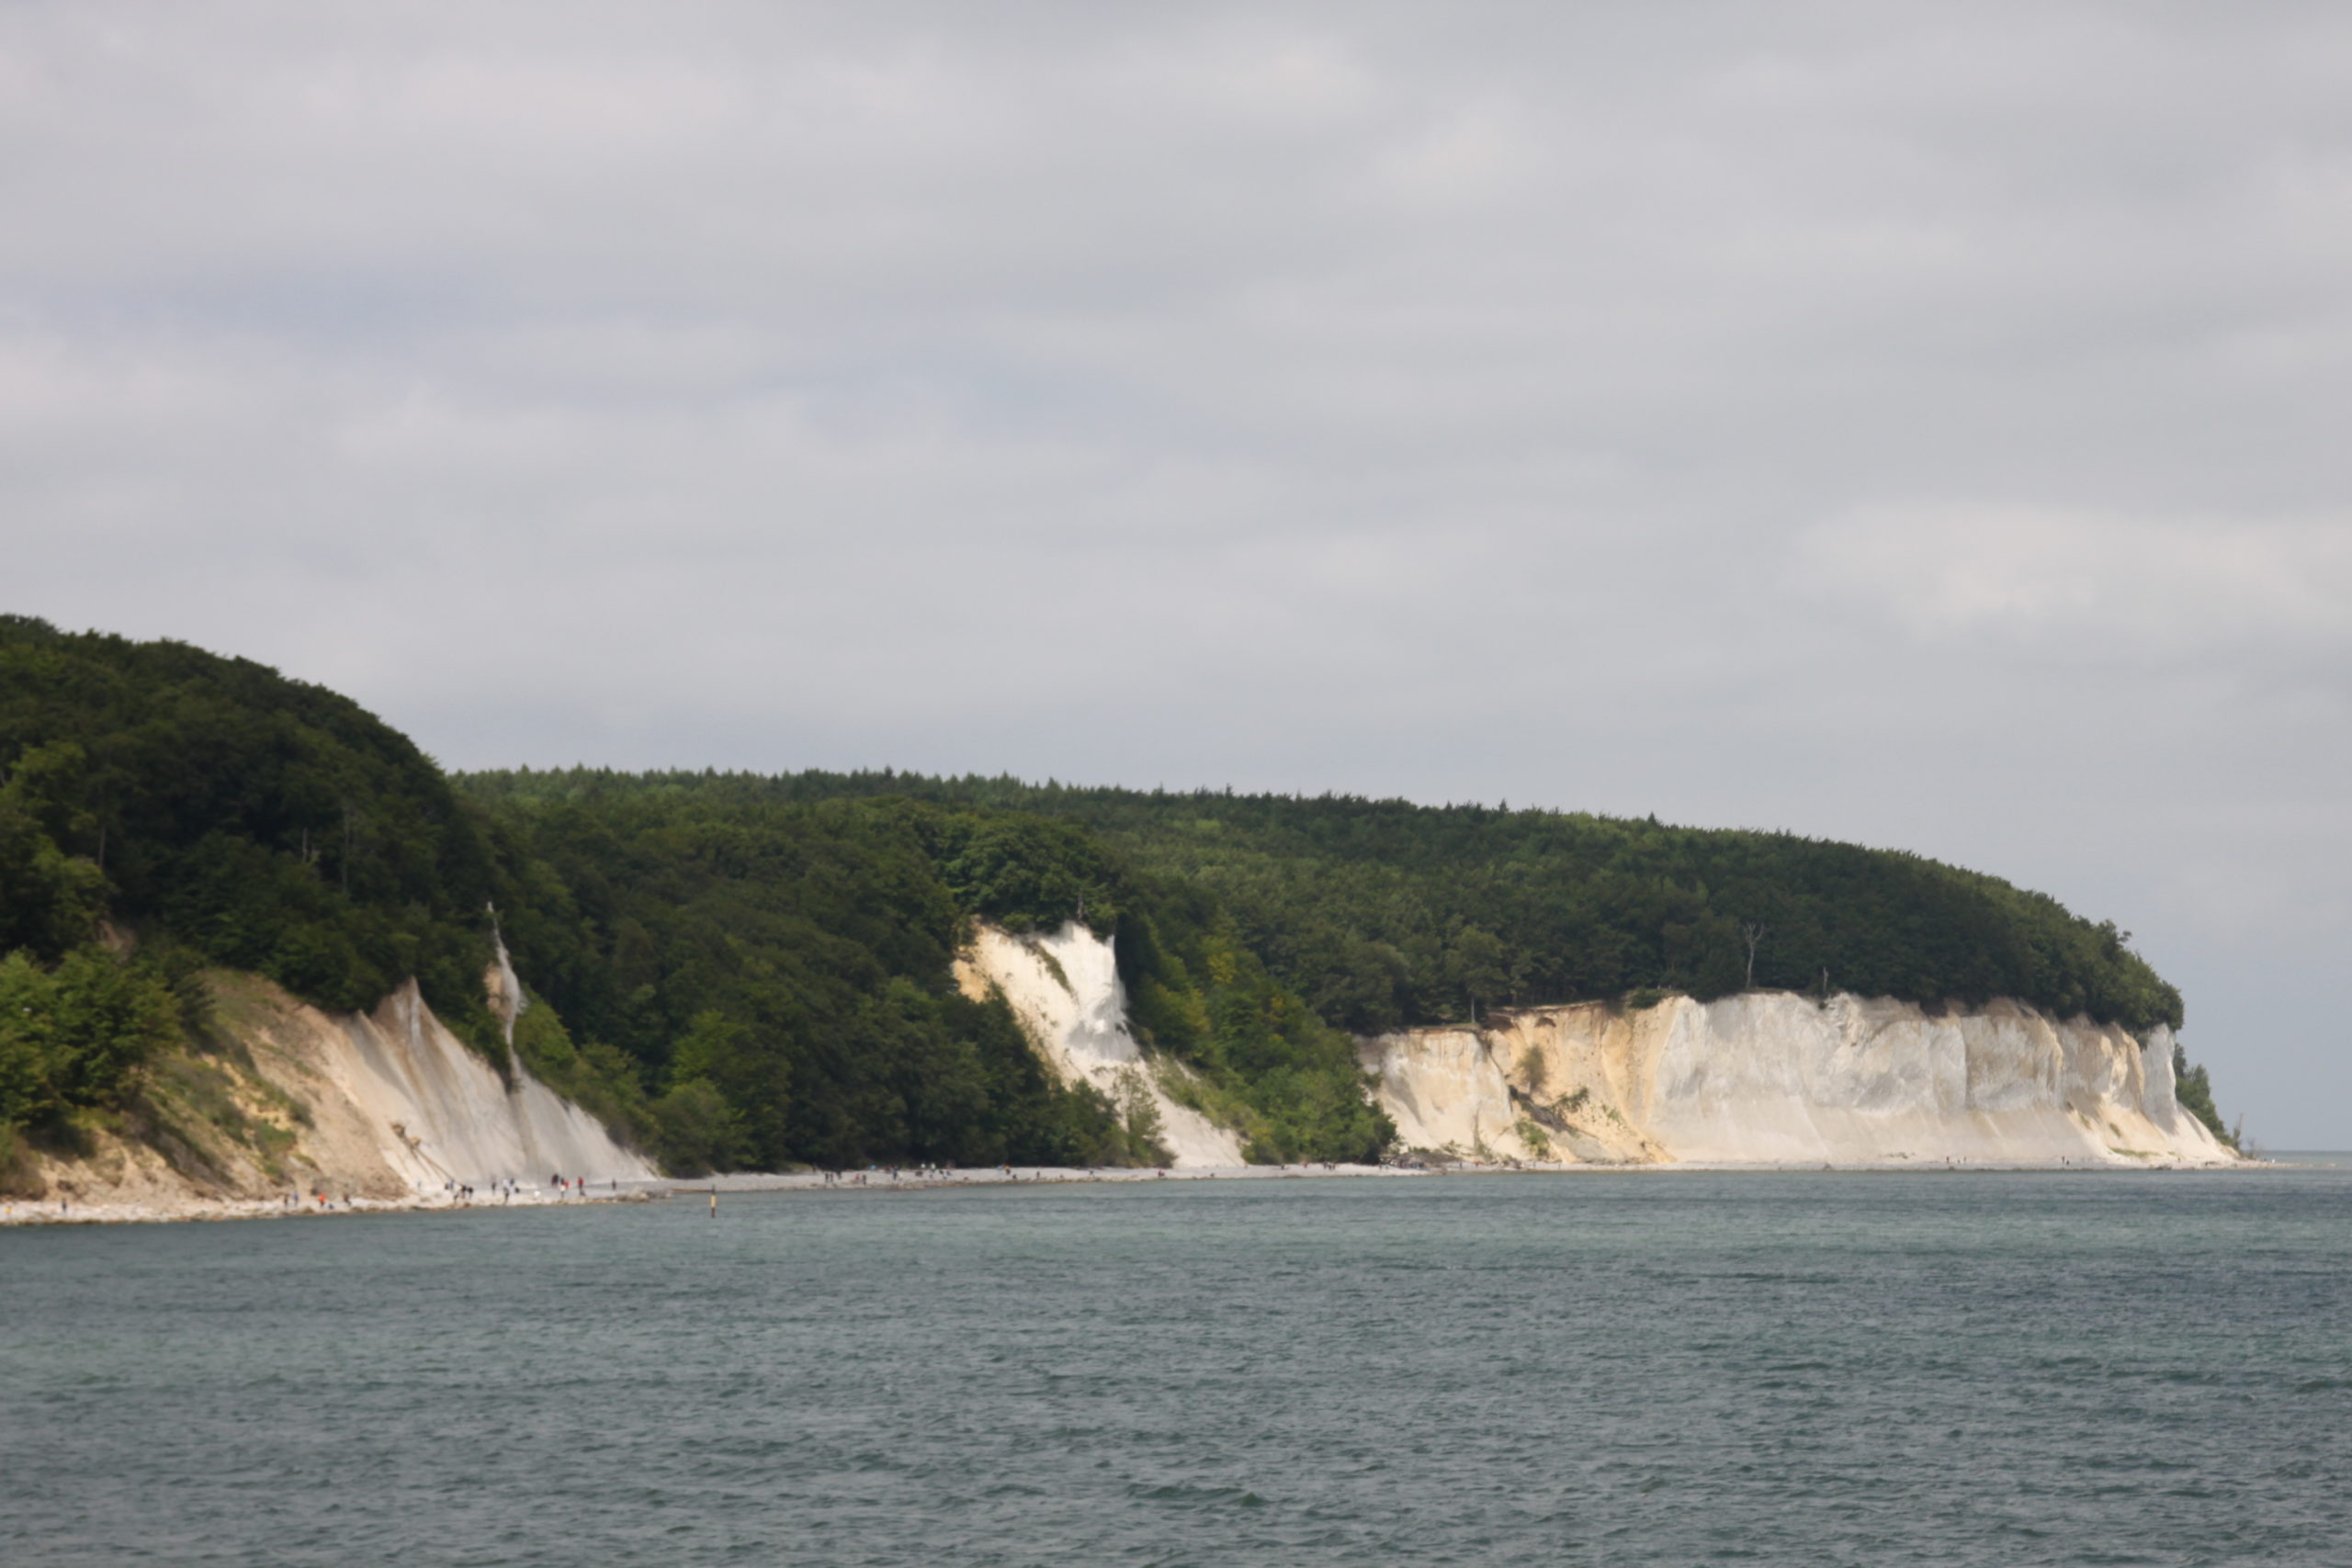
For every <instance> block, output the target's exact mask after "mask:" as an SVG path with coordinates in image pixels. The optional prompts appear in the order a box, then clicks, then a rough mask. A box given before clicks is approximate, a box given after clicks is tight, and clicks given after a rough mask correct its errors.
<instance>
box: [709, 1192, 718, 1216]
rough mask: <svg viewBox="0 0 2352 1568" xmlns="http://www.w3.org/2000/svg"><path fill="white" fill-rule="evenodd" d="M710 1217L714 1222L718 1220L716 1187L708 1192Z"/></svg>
mask: <svg viewBox="0 0 2352 1568" xmlns="http://www.w3.org/2000/svg"><path fill="white" fill-rule="evenodd" d="M710 1217H711V1218H712V1219H714V1220H715V1219H717V1218H718V1188H716V1187H714V1188H712V1189H711V1190H710Z"/></svg>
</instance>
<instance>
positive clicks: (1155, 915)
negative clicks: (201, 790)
mask: <svg viewBox="0 0 2352 1568" xmlns="http://www.w3.org/2000/svg"><path fill="white" fill-rule="evenodd" d="M495 809H496V811H497V813H498V816H499V818H500V820H501V822H502V824H503V826H504V827H505V829H507V830H508V831H509V832H510V833H511V834H512V835H513V838H514V840H515V842H516V843H517V844H519V845H522V846H525V847H526V849H527V852H528V860H529V863H530V864H531V866H532V867H533V871H532V876H533V878H534V879H535V880H534V881H533V883H532V885H531V886H528V887H526V888H524V889H522V890H520V891H518V894H517V903H516V913H515V915H514V916H513V917H512V919H510V920H509V922H508V929H507V934H508V937H509V941H510V943H511V945H512V947H513V949H514V952H515V957H516V960H517V962H518V963H519V964H521V965H522V966H523V969H524V972H525V973H526V975H528V976H531V977H532V979H533V982H534V984H536V985H537V987H539V988H540V989H541V990H542V991H543V992H544V993H545V994H546V996H547V997H548V998H549V999H550V1000H552V1001H553V1002H554V1004H555V1006H556V1009H557V1010H558V1011H559V1012H560V1014H561V1016H562V1017H563V1018H564V1020H565V1021H567V1022H569V1023H570V1025H571V1029H572V1030H573V1031H574V1032H577V1033H580V1034H582V1036H584V1037H587V1038H593V1039H594V1040H597V1041H601V1042H605V1043H609V1044H611V1045H612V1046H615V1047H617V1048H618V1051H619V1052H620V1054H621V1055H624V1056H626V1057H627V1058H628V1060H629V1061H631V1062H633V1063H634V1064H636V1065H637V1066H638V1068H639V1071H640V1073H641V1075H642V1077H643V1079H644V1081H647V1082H649V1083H653V1084H666V1085H670V1086H672V1088H671V1089H670V1090H669V1091H668V1097H667V1098H665V1099H664V1100H662V1101H659V1102H657V1103H656V1105H655V1106H654V1107H653V1108H652V1113H653V1115H654V1118H655V1120H656V1121H663V1120H664V1118H666V1122H665V1124H667V1123H668V1122H678V1121H679V1120H680V1118H681V1117H682V1116H683V1115H684V1107H683V1106H682V1105H680V1104H678V1103H676V1102H675V1097H676V1096H677V1095H678V1094H679V1093H680V1092H681V1090H680V1089H678V1088H677V1087H676V1086H680V1085H689V1084H695V1083H707V1084H709V1085H711V1086H713V1087H714V1088H715V1089H717V1090H718V1093H719V1096H720V1097H721V1098H722V1099H723V1100H724V1101H725V1103H726V1106H727V1108H728V1112H729V1116H730V1117H731V1118H733V1120H732V1121H731V1122H729V1129H728V1133H727V1135H726V1138H724V1139H722V1141H721V1143H720V1144H719V1145H717V1148H718V1154H717V1156H716V1157H717V1158H718V1160H719V1161H720V1162H721V1163H725V1162H729V1161H741V1162H743V1163H749V1164H753V1165H758V1164H774V1163H776V1162H778V1161H781V1160H786V1159H806V1160H817V1161H822V1162H826V1163H831V1164H850V1163H856V1162H858V1161H860V1160H864V1159H869V1158H888V1157H895V1156H917V1157H929V1158H944V1159H953V1160H956V1161H959V1162H961V1163H966V1164H971V1163H989V1162H993V1161H996V1160H1001V1159H1011V1160H1015V1161H1021V1162H1032V1161H1053V1162H1058V1163H1078V1162H1081V1161H1084V1162H1113V1161H1121V1160H1128V1159H1136V1158H1148V1157H1152V1150H1151V1148H1150V1147H1149V1145H1148V1129H1147V1128H1145V1127H1144V1126H1142V1125H1141V1124H1140V1123H1137V1124H1135V1125H1132V1126H1131V1125H1127V1124H1125V1122H1122V1121H1118V1120H1114V1118H1113V1117H1112V1115H1111V1109H1110V1108H1109V1107H1107V1106H1106V1105H1104V1104H1103V1102H1102V1101H1101V1100H1100V1099H1099V1098H1098V1097H1096V1096H1094V1095H1092V1094H1091V1093H1083V1092H1081V1093H1078V1094H1066V1093H1064V1092H1062V1091H1060V1090H1058V1089H1051V1088H1050V1086H1049V1084H1048V1082H1047V1080H1046V1078H1045V1077H1044V1075H1043V1074H1042V1073H1041V1071H1040V1070H1039V1068H1038V1066H1037V1065H1036V1062H1035V1058H1034V1056H1033V1055H1031V1054H1030V1053H1029V1051H1028V1050H1027V1049H1026V1047H1025V1046H1024V1045H1023V1043H1022V1042H1021V1037H1020V1035H1019V1033H1018V1031H1017V1028H1016V1026H1015V1025H1013V1023H1012V1019H1011V1016H1010V1014H1009V1013H1007V1012H1006V1011H1005V1010H1004V1009H1003V1008H1002V1006H1001V1004H993V1005H991V1006H989V1007H980V1006H978V1005H976V1004H973V1003H971V1002H968V1001H967V1000H965V999H964V998H961V997H960V996H958V995H956V993H955V991H954V990H953V988H952V987H951V986H950V985H949V965H950V960H951V958H952V955H953V953H955V951H956V947H957V946H958V945H959V943H960V941H961V939H962V932H963V928H964V923H965V922H966V920H967V919H970V918H972V917H976V916H977V917H981V918H985V919H991V920H995V921H997V922H999V923H1001V924H1002V925H1005V926H1007V927H1009V928H1012V929H1013V930H1023V929H1027V928H1030V927H1033V926H1040V925H1042V926H1046V927H1057V926H1059V925H1060V924H1061V923H1062V922H1063V921H1064V920H1066V919H1070V918H1071V917H1072V916H1074V915H1076V914H1077V913H1079V912H1080V910H1083V911H1084V916H1085V919H1086V921H1087V923H1088V924H1090V925H1091V926H1093V927H1094V928H1095V929H1097V930H1098V931H1103V932H1105V933H1111V932H1116V933H1117V934H1118V936H1119V939H1120V943H1119V945H1120V950H1121V953H1122V956H1123V959H1125V967H1126V968H1127V970H1128V982H1129V985H1130V987H1132V988H1133V989H1134V990H1135V993H1136V1009H1137V1013H1138V1016H1139V1018H1140V1019H1141V1020H1142V1021H1144V1022H1145V1023H1146V1024H1147V1026H1148V1027H1149V1028H1150V1029H1151V1030H1152V1033H1153V1036H1154V1038H1155V1039H1156V1040H1157V1042H1158V1043H1159V1044H1160V1045H1161V1046H1162V1047H1163V1048H1164V1049H1166V1050H1168V1051H1169V1052H1170V1053H1172V1054H1173V1055H1177V1056H1178V1057H1180V1058H1182V1060H1184V1061H1186V1062H1187V1063H1189V1064H1190V1065H1192V1066H1193V1067H1194V1068H1195V1069H1196V1070H1197V1078H1198V1081H1199V1083H1200V1090H1199V1092H1200V1096H1201V1098H1202V1099H1203V1100H1204V1102H1205V1103H1207V1105H1208V1108H1209V1109H1211V1110H1213V1111H1216V1112H1217V1113H1218V1114H1219V1115H1220V1116H1221V1117H1222V1119H1224V1120H1225V1121H1227V1122H1228V1123H1231V1124H1234V1125H1238V1126H1239V1127H1241V1128H1242V1129H1244V1131H1245V1132H1246V1133H1247V1134H1249V1136H1250V1140H1251V1143H1252V1145H1253V1147H1254V1148H1255V1149H1256V1150H1257V1152H1258V1153H1259V1154H1260V1155H1261V1156H1263V1157H1266V1158H1279V1159H1297V1158H1302V1157H1323V1158H1362V1157H1367V1156H1371V1155H1373V1154H1374V1153H1376V1152H1377V1151H1378V1149H1379V1148H1380V1146H1381V1145H1382V1144H1383V1143H1384V1142H1385V1137H1386V1131H1385V1124H1384V1123H1383V1122H1382V1121H1381V1119H1380V1117H1379V1116H1378V1115H1377V1113H1375V1112H1374V1111H1372V1110H1371V1108H1370V1107H1369V1106H1368V1105H1367V1104H1366V1103H1365V1102H1364V1099H1363V1094H1362V1092H1361V1089H1360V1086H1359V1080H1358V1072H1357V1068H1356V1065H1355V1059H1354V1054H1353V1050H1352V1047H1351V1043H1350V1042H1349V1040H1348V1039H1347V1037H1346V1036H1345V1035H1344V1034H1342V1033H1341V1032H1339V1031H1336V1030H1334V1029H1332V1028H1330V1027H1329V1025H1327V1024H1325V1023H1324V1022H1323V1021H1321V1020H1319V1019H1317V1017H1316V1016H1315V1015H1314V1013H1313V1012H1312V1010H1310V1009H1308V1008H1307V1007H1306V1006H1305V1005H1304V1004H1303V1003H1302V1002H1301V1001H1300V1000H1299V999H1298V998H1296V997H1295V996H1293V995H1291V994H1289V993H1287V992H1285V991H1283V988H1282V987H1279V986H1277V985H1276V984H1274V983H1273V982H1272V979H1271V978H1270V977H1269V976H1268V975H1267V973H1266V971H1265V969H1264V966H1263V965H1262V964H1260V963H1259V962H1258V961H1257V960H1256V958H1255V957H1254V955H1252V954H1251V953H1249V952H1248V951H1247V949H1246V948H1245V947H1244V946H1243V945H1242V944H1241V943H1240V942H1239V941H1238V939H1237V938H1236V936H1235V934H1234V932H1233V931H1232V928H1231V925H1230V922H1229V921H1227V920H1225V919H1223V918H1222V917H1221V915H1220V913H1219V912H1218V911H1217V910H1216V908H1215V907H1214V906H1213V905H1212V904H1210V903H1208V902H1207V901H1205V900H1203V899H1201V898H1199V897H1197V896H1194V895H1193V894H1191V893H1189V892H1188V891H1187V890H1185V889H1182V888H1166V887H1155V886H1150V885H1148V884H1146V883H1142V882H1138V881H1136V879H1134V878H1132V877H1130V876H1129V875H1128V874H1126V873H1125V870H1124V869H1123V868H1122V867H1121V866H1120V864H1119V863H1117V862H1116V861H1115V860H1114V858H1113V857H1112V856H1110V855H1109V854H1108V853H1106V852H1105V851H1104V849H1103V846H1102V844H1101V843H1100V842H1099V841H1098V840H1096V839H1095V838H1094V837H1092V836H1091V835H1090V834H1087V833H1084V832H1082V831H1080V830H1079V829H1076V828H1073V827H1071V826H1070V825H1069V824H1067V823H1061V822H1056V821H1052V820H1049V819H1046V818H1038V817H1035V816H1021V815H1014V814H1012V813H1009V812H1002V811H995V810H988V809H974V808H970V807H944V806H940V805H936V804H931V803H921V802H914V801H909V800H906V799H903V798H876V799H844V800H833V801H818V802H808V803H800V802H792V801H733V800H708V799H704V798H701V797H700V796H699V795H695V794H694V793H692V792H640V791H630V790H620V791H614V792H609V793H607V792H604V791H599V790H595V789H587V790H582V791H578V792H569V793H566V794H563V795H554V794H539V793H535V792H508V793H506V794H503V795H500V796H498V797H496V801H495Z"/></svg>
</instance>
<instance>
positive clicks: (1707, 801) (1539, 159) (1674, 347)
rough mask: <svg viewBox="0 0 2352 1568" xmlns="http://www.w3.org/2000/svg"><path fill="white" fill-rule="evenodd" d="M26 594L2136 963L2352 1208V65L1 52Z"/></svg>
mask: <svg viewBox="0 0 2352 1568" xmlns="http://www.w3.org/2000/svg"><path fill="white" fill-rule="evenodd" d="M0 213H5V214H6V218H5V220H0V547H5V548H4V549H0V608H6V609H8V610H12V611H16V612H18V613H29V614H36V615H45V616H48V617H49V618H51V619H52V620H55V621H57V622H59V623H61V624H62V625H65V626H72V627H82V626H97V627H102V628H107V629H110V630H117V631H121V632H126V633H130V634H134V635H138V636H142V637H154V636H170V637H183V638H186V639H188V640H190V641H194V642H197V643H199V644H202V645H204V646H206V647H208V648H212V649H219V650H220V651H223V652H232V653H239V654H243V655H247V656H249V657H252V658H255V659H259V660H265V661H266V662H268V663H271V664H275V665H277V666H278V667H279V668H281V669H283V670H285V671H288V672H289V673H292V674H295V675H298V676H301V677H303V678H306V679H310V680H314V681H319V682H324V683H327V684H329V685H333V686H335V687H338V688H341V689H343V690H345V691H347V692H350V693H351V694H354V695H356V696H357V697H359V698H360V699H361V700H363V701H364V702H366V703H367V704H368V705H370V706H371V707H373V708H374V709H376V710H377V711H378V712H379V713H380V714H382V715H383V716H385V717H386V718H388V719H390V721H391V722H392V723H394V724H395V725H398V726H400V727H401V728H404V729H406V730H407V731H408V732H409V733H411V734H412V735H413V736H415V737H416V738H417V739H418V740H419V741H420V742H421V743H422V744H424V746H425V748H426V749H427V750H430V751H432V752H433V753H434V754H435V755H436V756H437V757H439V758H440V759H441V760H442V761H444V762H445V763H447V764H449V765H451V766H455V767H484V766H496V765H502V764H509V763H522V762H528V763H533V764H565V763H570V762H574V761H586V762H592V763H609V764H613V765H616V766H625V767H645V766H669V765H679V766H702V765H706V764H711V765H718V766H722V767H738V768H757V769H767V770H775V769H788V768H799V767H808V766H825V767H842V768H845V767H854V766H882V765H894V766H899V767H906V768H916V769H922V770H926V771H955V772H962V771H966V770H978V771H983V772H989V773H995V772H1010V773H1019V774H1023V775H1027V776H1031V777H1044V776H1046V775H1054V776H1058V777H1061V778H1065V779H1075V780H1081V781H1086V782H1098V783H1116V784H1139V785H1144V786H1150V785H1154V784H1167V785H1169V786H1170V787H1176V786H1190V785H1195V784H1210V785H1223V784H1233V785H1234V786H1236V787H1238V788H1249V789H1281V790H1293V791H1306V792H1311V793H1315V792H1322V791H1326V790H1334V791H1341V792H1347V793H1356V794H1372V795H1408V796H1411V797H1414V798H1417V799H1421V800H1427V801H1447V800H1463V799H1476V800H1482V801H1488V802H1493V801H1497V800H1502V799H1508V800H1509V801H1510V802H1511V803H1512V804H1513V805H1541V806H1552V807H1582V808H1589V809H1597V810H1604V811H1613V812H1623V813H1633V814H1645V813H1649V812H1653V811H1655V812H1656V813H1657V814H1658V815H1659V816H1660V817H1662V818H1668V819H1670V820H1681V821H1686V822H1693V823H1702V824H1711V825H1736V826H1754V827H1771V828H1788V829H1797V830H1800V831H1803V832H1806V833H1812V834H1818V835H1826V836H1833V837H1837V838H1841V839H1853V840H1861V841H1864V842H1869V843H1874V844H1885V845H1895V846H1900V847H1904V848H1909V849H1915V850H1918V851H1921V852H1926V853H1929V854H1933V855H1936V856H1939V857H1941V858H1944V859H1949V860H1953V861H1957V862H1960V863H1965V864H1968V865H1971V866H1974V867H1977V868H1979V869H1982V870H1985V871H1990V872H1993V873H1996V874H2000V875H2003V876H2007V877H2008V878H2010V879H2012V880H2014V881H2017V882H2019V883H2022V884H2024V885H2027V886H2034V887H2039V888H2042V889H2045V890H2047V891H2050V892H2052V893H2054V894H2056V895H2057V896H2058V897H2061V898H2064V900H2066V901H2067V902H2068V903H2069V904H2070V905H2071V906H2072V907H2074V908H2075V909H2076V910H2077V911H2078V912H2081V913H2085V914H2087V915H2089V916H2091V917H2092V918H2094V919H2104V918H2112V919H2116V920H2117V921H2119V922H2120V924H2122V925H2123V926H2125V927H2126V928H2128V929H2130V930H2131V931H2135V932H2136V933H2138V935H2137V945H2138V946H2139V947H2140V948H2141V950H2142V951H2143V952H2144V953H2147V954H2148V956H2149V957H2150V958H2151V959H2152V960H2153V961H2154V963H2155V964H2157V966H2158V967H2159V968H2160V969H2161V970H2163V971H2164V972H2165V975H2166V976H2169V977H2170V978H2172V979H2174V980H2175V981H2176V982H2177V983H2178V984H2180V985H2181V986H2182V987H2183V988H2184V990H2185V991H2186V992H2187V994H2188V1010H2189V1026H2188V1033H2187V1039H2188V1044H2189V1048H2190V1050H2191V1053H2192V1054H2193V1055H2196V1056H2197V1057H2199V1059H2201V1060H2205V1061H2208V1062H2210V1063H2211V1066H2212V1068H2213V1071H2214V1074H2215V1077H2216V1080H2217V1086H2218V1089H2219V1093H2220V1098H2221V1100H2222V1105H2223V1109H2224V1111H2227V1112H2231V1113H2235V1112H2239V1111H2243V1112H2244V1113H2245V1121H2246V1127H2247V1130H2248V1132H2249V1133H2250V1134H2254V1135H2256V1137H2258V1138H2260V1139H2262V1140H2263V1141H2265V1142H2267V1143H2268V1144H2270V1145H2273V1146H2280V1147H2292V1146H2298V1145H2301V1146H2311V1145H2325V1146H2332V1147H2338V1148H2341V1147H2346V1146H2352V1027H2347V1024H2346V999H2347V998H2346V996H2345V988H2346V987H2345V985H2344V971H2345V969H2346V954H2347V953H2352V884H2347V874H2352V857H2347V851H2352V791H2348V790H2347V784H2346V769H2347V766H2352V726H2348V725H2347V713H2346V698H2347V687H2348V686H2352V682H2347V674H2348V673H2352V669H2348V667H2347V658H2348V657H2352V9H2347V8H2346V7H2344V6H2321V5H2312V6H2293V5H2279V6H2260V5H2256V6H2211V5H2200V6H2188V5H2165V4H2152V3H2144V0H2143V3H2137V4H2116V5H2070V4H2064V3H2052V0H2036V3H2034V4H2030V5H2002V4H1996V3H1988V0H1968V3H1966V4H1954V5H1948V6H1901V5H1886V4H1856V5H1804V4H1784V5H1740V6H1731V5H1724V6H1712V5H1706V4H1684V5H1658V4H1656V3H1654V0H1651V3H1638V4H1636V3H1629V4H1623V5H1609V4H1585V5H1578V6H1525V5H1512V6H1492V7H1487V6H1477V5H1472V4H1462V3H1458V0H1457V3H1454V4H1449V5H1445V6H1435V5H1423V6H1382V5H1376V4H1366V3H1363V0H1350V3H1347V4H1339V5H1332V6H1302V5H1290V6H1284V5H1271V6H1270V5H1266V4H1256V5H1250V6H1234V7H1229V8H1228V7H1221V6H1216V5H1209V4H1187V5H1183V6H1167V7H1164V8H1156V7H1152V6H1141V5H1129V6H1102V5H1071V6H1058V5H1014V4H1008V5H997V6H976V5H970V4H952V3H947V0H939V3H936V4H910V5H889V4H876V3H873V0H865V3H862V4H859V5H856V6H838V5H837V6H793V5H786V4H777V3H775V0H760V3H758V4H746V5H742V6H726V5H697V4H689V3H680V0H664V3H663V4H661V5H658V6H655V5H645V6H635V7H628V8H618V7H610V6H593V5H584V4H582V3H580V0H565V3H563V4H560V5H552V4H551V5H546V6H533V5H527V4H502V5H499V6H480V5H447V6H440V5H429V4H412V5H401V6H382V5H351V6H345V5H335V4H325V3H320V0H302V3H300V4H286V5H281V6H235V5H207V6H152V5H137V6H133V5H116V4H109V3H106V0H75V3H74V4H70V5H67V4H26V3H5V4H0Z"/></svg>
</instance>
